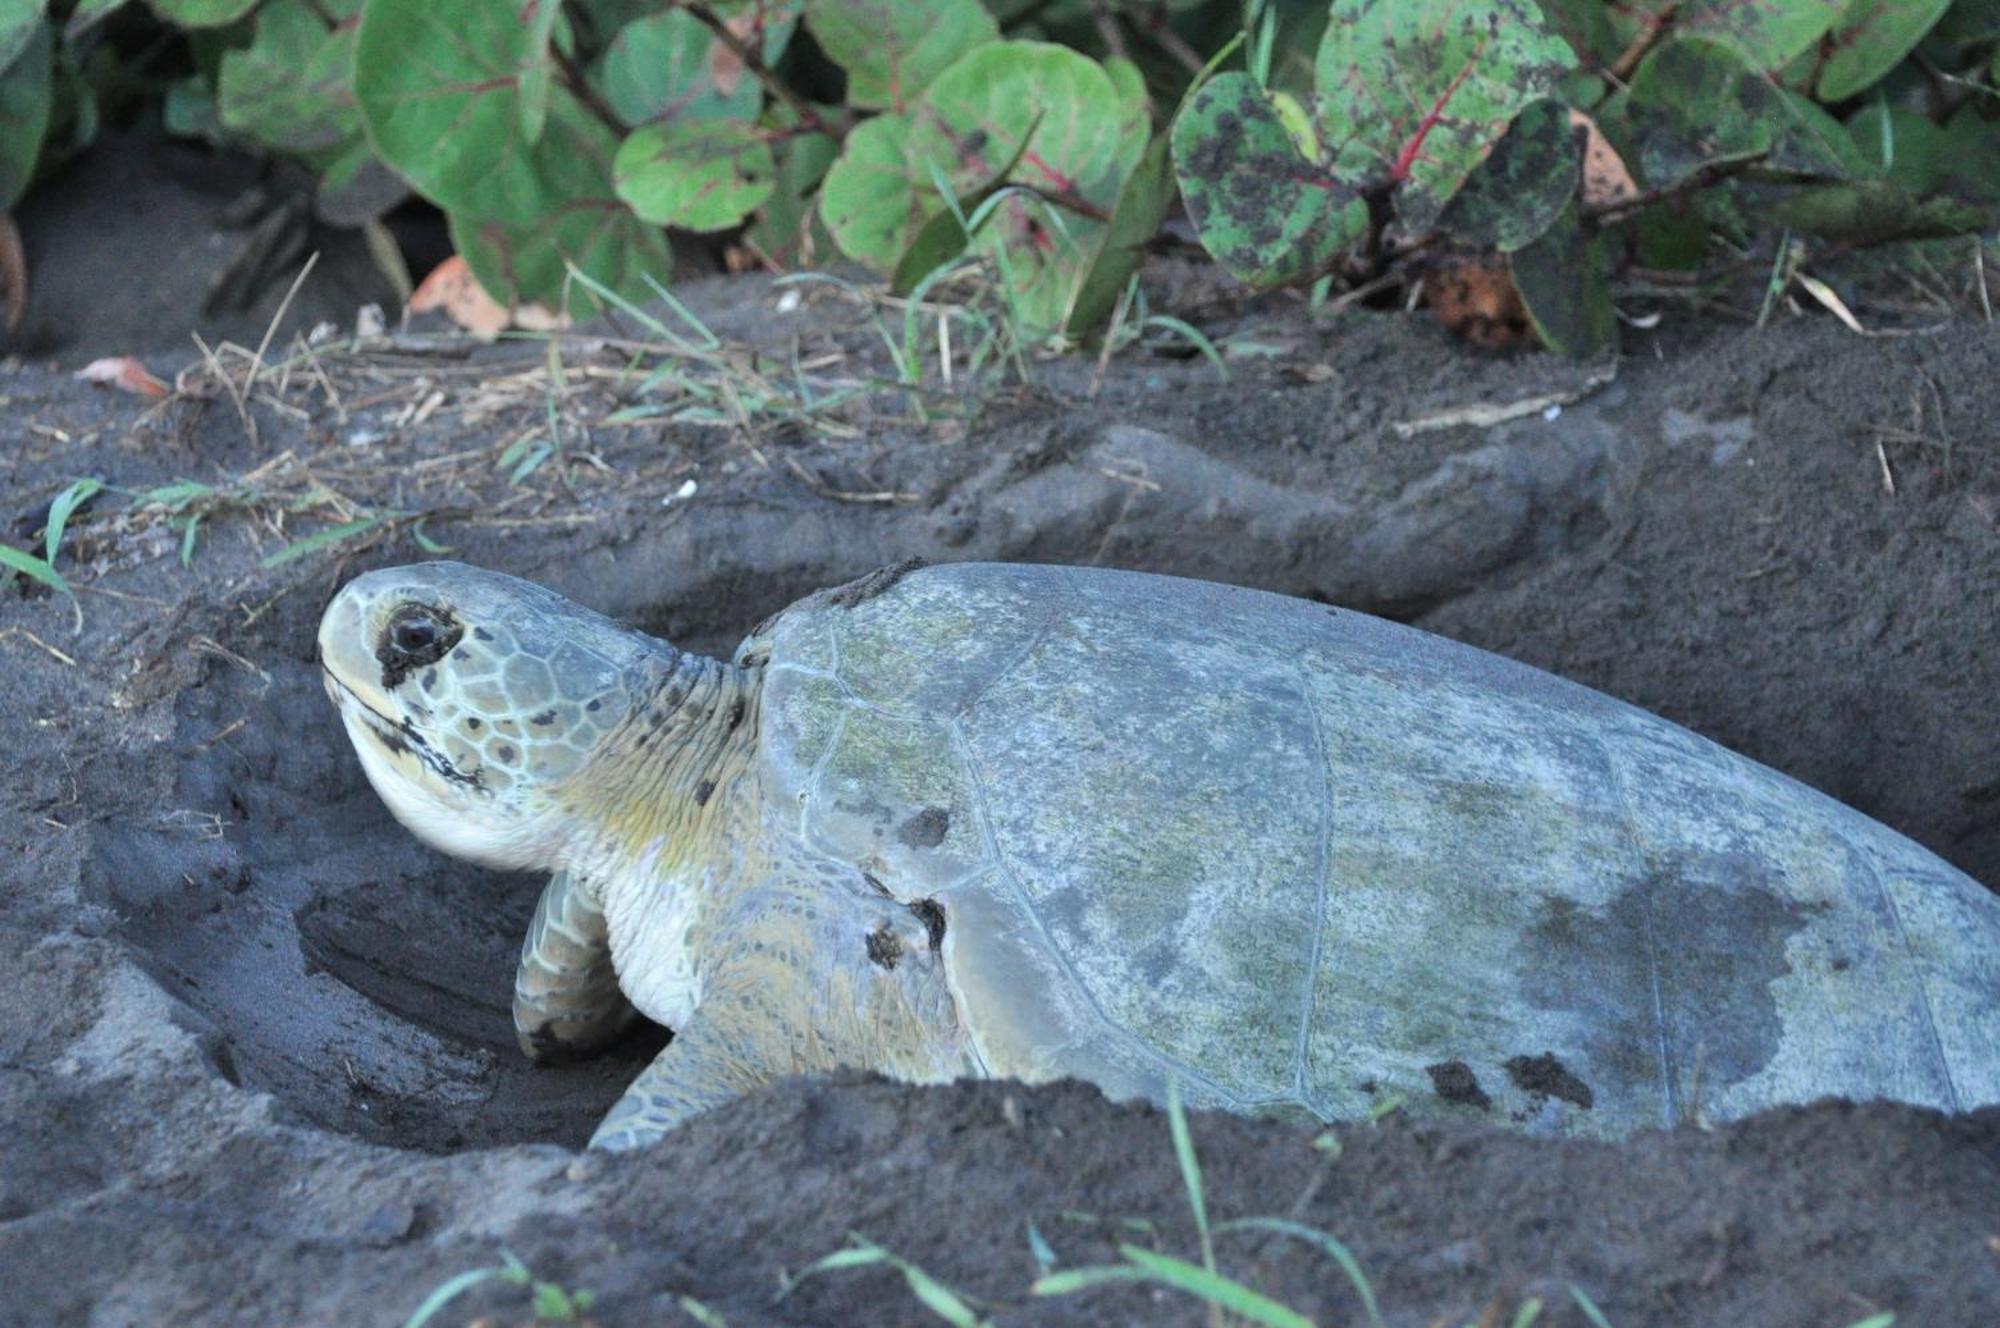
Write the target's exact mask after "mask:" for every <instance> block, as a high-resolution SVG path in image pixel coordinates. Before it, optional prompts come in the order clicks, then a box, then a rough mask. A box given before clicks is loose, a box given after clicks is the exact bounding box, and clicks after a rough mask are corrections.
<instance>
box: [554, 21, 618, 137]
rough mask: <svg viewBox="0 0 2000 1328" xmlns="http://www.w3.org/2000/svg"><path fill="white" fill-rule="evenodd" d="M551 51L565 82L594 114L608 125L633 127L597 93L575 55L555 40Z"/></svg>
mask: <svg viewBox="0 0 2000 1328" xmlns="http://www.w3.org/2000/svg"><path fill="white" fill-rule="evenodd" d="M549 51H550V53H551V54H553V55H554V56H555V59H556V67H557V68H558V69H560V70H562V76H563V83H564V84H565V85H567V86H568V88H569V90H570V91H571V92H573V93H575V94H576V99H577V100H578V101H580V102H582V103H583V104H584V105H585V106H586V107H588V108H589V109H590V113H591V114H592V115H595V116H596V117H597V118H598V119H600V120H602V121H604V123H606V124H607V125H615V126H617V127H618V128H621V129H629V128H631V126H630V125H628V124H626V123H625V121H624V120H623V119H621V118H620V117H619V115H618V112H617V111H615V110H613V109H612V108H611V103H610V102H608V101H606V100H604V98H602V97H600V96H598V95H597V88H596V87H595V85H593V84H592V83H591V81H590V79H589V78H587V77H585V75H584V72H583V70H582V69H581V68H579V67H578V66H577V63H576V60H575V59H574V58H573V57H571V56H569V55H566V54H564V53H563V50H562V48H561V47H560V46H559V45H557V44H556V43H554V42H551V43H550V44H549Z"/></svg>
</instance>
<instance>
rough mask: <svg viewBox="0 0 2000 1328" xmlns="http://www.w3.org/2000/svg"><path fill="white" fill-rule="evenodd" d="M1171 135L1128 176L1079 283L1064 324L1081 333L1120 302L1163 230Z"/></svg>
mask: <svg viewBox="0 0 2000 1328" xmlns="http://www.w3.org/2000/svg"><path fill="white" fill-rule="evenodd" d="M1169 142H1170V136H1169V135H1167V134H1164V133H1162V134H1159V135H1157V136H1156V137H1155V138H1154V139H1153V142H1152V144H1151V145H1150V146H1149V147H1148V148H1147V149H1146V152H1145V155H1144V156H1142V157H1140V158H1139V164H1138V165H1137V166H1136V167H1134V168H1133V170H1132V174H1131V175H1130V176H1128V177H1126V180H1125V188H1124V189H1123V190H1122V191H1120V193H1119V195H1118V205H1117V207H1116V208H1114V209H1113V210H1112V213H1111V224H1110V225H1109V226H1107V227H1105V228H1104V231H1103V234H1102V235H1101V236H1100V237H1099V239H1098V243H1097V254H1096V256H1095V257H1093V258H1092V259H1091V261H1090V265H1089V267H1087V268H1086V269H1085V270H1084V274H1083V280H1082V281H1080V282H1078V283H1077V287H1076V295H1075V296H1074V298H1072V299H1071V301H1070V306H1069V313H1068V315H1067V316H1066V317H1065V318H1064V319H1063V327H1064V328H1065V329H1066V330H1067V331H1068V332H1069V334H1070V335H1071V336H1072V337H1081V336H1083V335H1084V334H1085V333H1087V332H1089V331H1090V330H1091V329H1092V328H1094V327H1096V326H1097V325H1098V324H1099V323H1101V322H1103V321H1104V320H1105V318H1106V317H1108V316H1109V315H1110V313H1111V310H1112V308H1113V306H1115V305H1116V304H1117V303H1118V295H1119V292H1121V291H1123V290H1124V289H1125V283H1126V282H1128V281H1130V280H1131V279H1132V274H1133V273H1134V272H1137V271H1138V270H1139V264H1140V263H1141V262H1142V261H1143V260H1144V259H1145V257H1146V245H1147V244H1148V243H1150V242H1151V241H1152V238H1153V237H1154V236H1155V235H1158V234H1159V233H1160V225H1161V223H1163V222H1164V221H1166V219H1167V211H1168V209H1169V208H1171V207H1172V206H1173V203H1174V173H1173V169H1172V164H1171V161H1170V158H1169V154H1168V146H1169Z"/></svg>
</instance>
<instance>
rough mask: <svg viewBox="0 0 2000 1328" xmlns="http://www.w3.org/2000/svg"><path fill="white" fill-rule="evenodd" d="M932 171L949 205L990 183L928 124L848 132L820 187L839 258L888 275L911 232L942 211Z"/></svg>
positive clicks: (884, 121) (933, 122)
mask: <svg viewBox="0 0 2000 1328" xmlns="http://www.w3.org/2000/svg"><path fill="white" fill-rule="evenodd" d="M933 169H936V170H938V171H940V172H942V173H943V175H944V178H945V181H946V184H947V186H948V187H949V188H950V189H951V190H952V193H953V196H954V197H963V196H964V195H966V194H968V193H971V192H973V191H974V190H976V189H978V188H980V187H981V186H982V185H984V184H986V183H987V182H988V181H989V180H990V178H991V176H990V174H989V173H988V168H987V167H986V165H985V163H984V161H983V160H982V159H981V158H979V157H978V156H977V155H976V154H961V153H960V152H959V150H958V147H957V145H955V144H954V143H953V142H952V141H951V139H950V138H948V137H947V136H946V135H945V134H944V132H943V130H942V128H941V127H940V126H939V125H938V123H937V119H936V117H935V116H929V115H926V116H922V117H919V116H915V115H878V116H876V117H875V118H874V119H872V120H864V121H862V122H861V123H860V124H859V125H857V126H856V127H855V128H854V129H853V130H852V131H851V132H849V134H848V135H847V138H846V140H845V141H844V142H843V143H842V144H841V150H840V156H839V158H838V159H837V160H836V161H835V162H834V163H833V165H832V167H831V168H829V169H828V171H827V173H826V179H825V180H824V181H823V182H822V183H821V185H820V205H819V210H820V217H821V219H822V220H823V221H825V223H826V228H827V231H828V232H829V233H830V234H831V235H832V236H833V242H834V243H835V244H836V245H838V246H840V251H841V252H842V253H844V254H846V255H847V256H848V257H849V258H852V259H853V260H854V261H855V262H857V263H862V264H865V265H866V266H868V267H871V268H874V269H875V270H876V271H878V272H889V271H892V270H894V268H895V266H896V263H897V261H898V260H899V259H900V258H901V257H902V254H903V251H904V250H905V249H907V248H908V247H909V246H910V243H911V242H912V241H913V240H914V239H915V238H916V236H917V232H918V231H919V230H921V229H922V227H923V226H924V224H925V223H926V222H928V221H929V220H930V219H931V218H932V217H933V216H935V215H936V214H937V213H938V212H940V211H942V210H943V209H944V199H943V197H942V196H941V195H940V194H939V193H938V192H937V189H936V188H935V186H934V185H933V183H932V178H933V177H932V170H933Z"/></svg>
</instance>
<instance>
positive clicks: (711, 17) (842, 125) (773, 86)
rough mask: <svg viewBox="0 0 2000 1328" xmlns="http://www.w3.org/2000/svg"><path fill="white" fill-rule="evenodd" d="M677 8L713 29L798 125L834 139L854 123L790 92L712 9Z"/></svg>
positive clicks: (690, 2)
mask: <svg viewBox="0 0 2000 1328" xmlns="http://www.w3.org/2000/svg"><path fill="white" fill-rule="evenodd" d="M681 8H682V9H683V10H685V11H686V12H687V14H688V15H689V16H690V17H691V18H693V19H694V21H695V22H697V23H699V24H701V25H702V26H703V27H704V28H707V29H708V30H709V31H710V32H712V33H714V34H715V39H716V40H717V41H719V42H721V43H722V46H723V49H724V50H726V51H728V52H729V53H730V54H731V55H733V56H735V57H736V58H737V59H738V60H740V61H742V62H743V67H744V68H745V69H747V70H749V71H750V74H751V76H752V77H754V78H755V79H756V80H757V81H758V82H759V83H762V84H763V85H764V86H765V87H766V88H768V89H769V90H770V92H771V95H772V96H774V97H776V98H777V99H778V100H779V101H781V102H783V103H785V105H786V106H787V107H788V108H790V110H791V112H792V114H793V115H796V116H797V117H798V118H799V125H800V127H801V128H812V129H818V130H820V131H821V132H823V133H825V134H827V135H829V136H831V137H833V138H836V139H842V138H846V137H847V131H848V130H850V129H852V128H853V127H854V121H853V119H852V118H851V117H848V116H842V117H841V118H840V119H839V120H836V121H828V120H827V118H826V117H825V116H823V115H821V114H820V113H819V111H818V110H817V109H816V108H815V107H814V106H813V104H812V103H811V102H809V101H807V100H806V99H805V98H804V97H801V96H800V95H799V94H798V93H796V92H794V91H793V90H792V87H791V85H790V84H789V83H787V82H785V80H784V79H782V78H780V77H778V73H777V71H776V70H774V69H772V68H771V66H769V65H767V64H765V63H764V57H763V55H762V54H761V53H759V52H758V51H755V50H753V49H751V47H750V46H749V45H748V44H747V43H745V42H744V40H743V39H742V38H741V37H739V36H737V35H736V33H735V31H734V30H733V29H731V28H730V26H729V25H728V24H727V23H725V22H723V21H722V19H721V18H720V17H719V16H718V15H717V14H716V12H715V11H714V10H713V9H710V8H709V7H708V6H707V5H705V4H698V3H693V0H684V3H683V4H682V5H681Z"/></svg>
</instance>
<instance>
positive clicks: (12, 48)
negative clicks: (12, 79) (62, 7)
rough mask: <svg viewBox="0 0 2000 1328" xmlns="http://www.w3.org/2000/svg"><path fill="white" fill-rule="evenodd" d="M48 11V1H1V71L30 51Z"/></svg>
mask: <svg viewBox="0 0 2000 1328" xmlns="http://www.w3.org/2000/svg"><path fill="white" fill-rule="evenodd" d="M47 10H48V0H0V69H5V68H6V67H7V66H9V65H11V64H13V63H14V61H15V59H16V58H17V57H18V56H19V55H20V54H21V52H23V51H25V50H27V49H28V42H29V40H30V39H31V38H33V37H34V35H35V29H36V28H39V27H41V26H42V16H43V14H44V13H45V12H47Z"/></svg>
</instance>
